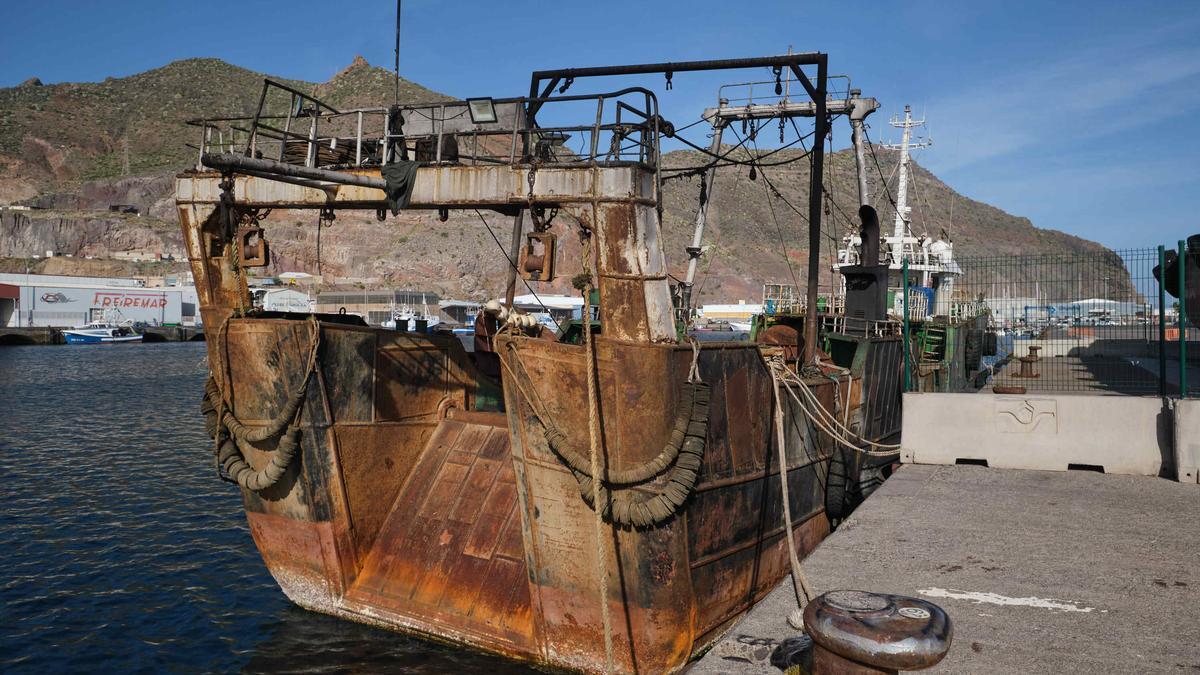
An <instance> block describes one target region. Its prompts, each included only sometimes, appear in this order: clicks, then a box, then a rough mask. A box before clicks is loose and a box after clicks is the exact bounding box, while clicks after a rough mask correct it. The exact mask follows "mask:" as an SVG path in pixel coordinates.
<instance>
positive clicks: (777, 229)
mask: <svg viewBox="0 0 1200 675" xmlns="http://www.w3.org/2000/svg"><path fill="white" fill-rule="evenodd" d="M733 133H734V135H735V136H736V135H737V131H734V132H733ZM754 135H755V130H754V127H753V122H752V123H751V128H750V134H749V135H748V136H747V138H749V139H750V143H751V144H753V145H754V151H755V154H757V153H758V142H757V141H755V140H754ZM758 173H759V174H760V175H762V177H763V192H764V194H766V195H767V208H769V209H770V211H771V220H772V221H773V222H774V223H775V234H776V236H777V237H778V238H779V247H780V248H782V249H783V262H784V263H786V264H787V268H788V274H790V275H791V276H792V283H793V284H795V285H796V288H797V289H799V288H800V280H799V277H797V276H796V269H795V268H794V267H792V258H791V256H789V255H788V249H787V242H786V241H785V240H784V238H783V228H781V227H780V226H779V217H778V216H777V215H776V214H775V203H774V202H773V201H772V200H771V190H772V189H774V186H771V187H770V188H768V185H770V183H771V181H769V180H767V177H766V175H765V174H763V173H762V171H761V169H760V170H759V171H758ZM776 193H778V191H776ZM810 226H811V225H810Z"/></svg>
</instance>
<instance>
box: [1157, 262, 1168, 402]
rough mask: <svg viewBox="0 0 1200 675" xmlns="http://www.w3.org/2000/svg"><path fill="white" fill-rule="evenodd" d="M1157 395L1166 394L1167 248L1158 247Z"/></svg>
mask: <svg viewBox="0 0 1200 675" xmlns="http://www.w3.org/2000/svg"><path fill="white" fill-rule="evenodd" d="M1158 269H1159V270H1160V272H1159V275H1158V276H1159V279H1158V395H1159V396H1163V397H1165V396H1166V395H1167V311H1166V310H1167V286H1166V281H1167V280H1166V274H1167V249H1166V247H1165V246H1161V245H1160V246H1159V247H1158Z"/></svg>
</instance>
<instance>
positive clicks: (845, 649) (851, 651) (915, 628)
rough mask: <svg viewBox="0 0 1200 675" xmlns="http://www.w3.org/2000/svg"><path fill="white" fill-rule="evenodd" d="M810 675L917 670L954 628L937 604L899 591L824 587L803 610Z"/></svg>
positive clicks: (937, 654) (936, 657) (935, 658)
mask: <svg viewBox="0 0 1200 675" xmlns="http://www.w3.org/2000/svg"><path fill="white" fill-rule="evenodd" d="M804 630H805V632H807V633H808V635H809V637H811V638H812V641H813V675H876V674H880V673H896V672H899V671H900V670H923V669H925V668H929V667H931V666H934V665H936V664H937V663H938V662H939V661H941V660H942V658H943V657H945V656H946V653H947V652H948V651H950V642H951V640H952V639H953V637H954V627H953V625H952V624H951V623H950V617H949V616H947V615H946V612H944V611H943V610H942V608H941V607H938V606H937V605H935V604H933V603H932V602H926V601H924V600H918V599H916V598H909V597H906V596H903V595H884V594H880V593H869V592H867V591H830V592H829V593H825V594H824V595H822V596H820V597H818V598H817V599H815V600H813V601H812V602H811V603H809V605H808V607H806V608H805V609H804Z"/></svg>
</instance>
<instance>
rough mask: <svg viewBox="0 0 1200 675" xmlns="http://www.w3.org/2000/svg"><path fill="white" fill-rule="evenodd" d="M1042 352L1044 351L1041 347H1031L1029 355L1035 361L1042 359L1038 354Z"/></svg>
mask: <svg viewBox="0 0 1200 675" xmlns="http://www.w3.org/2000/svg"><path fill="white" fill-rule="evenodd" d="M1040 351H1042V347H1041V345H1030V347H1029V355H1030V356H1032V357H1033V359H1034V360H1035V361H1036V360H1038V359H1040V358H1042V357H1041V356H1040V355H1039V354H1038V352H1040Z"/></svg>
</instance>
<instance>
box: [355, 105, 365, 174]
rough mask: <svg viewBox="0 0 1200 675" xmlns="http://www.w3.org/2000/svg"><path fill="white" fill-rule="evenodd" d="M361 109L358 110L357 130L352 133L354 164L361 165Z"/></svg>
mask: <svg viewBox="0 0 1200 675" xmlns="http://www.w3.org/2000/svg"><path fill="white" fill-rule="evenodd" d="M362 120H363V114H362V111H361V110H359V111H358V131H356V132H355V133H354V166H362Z"/></svg>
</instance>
